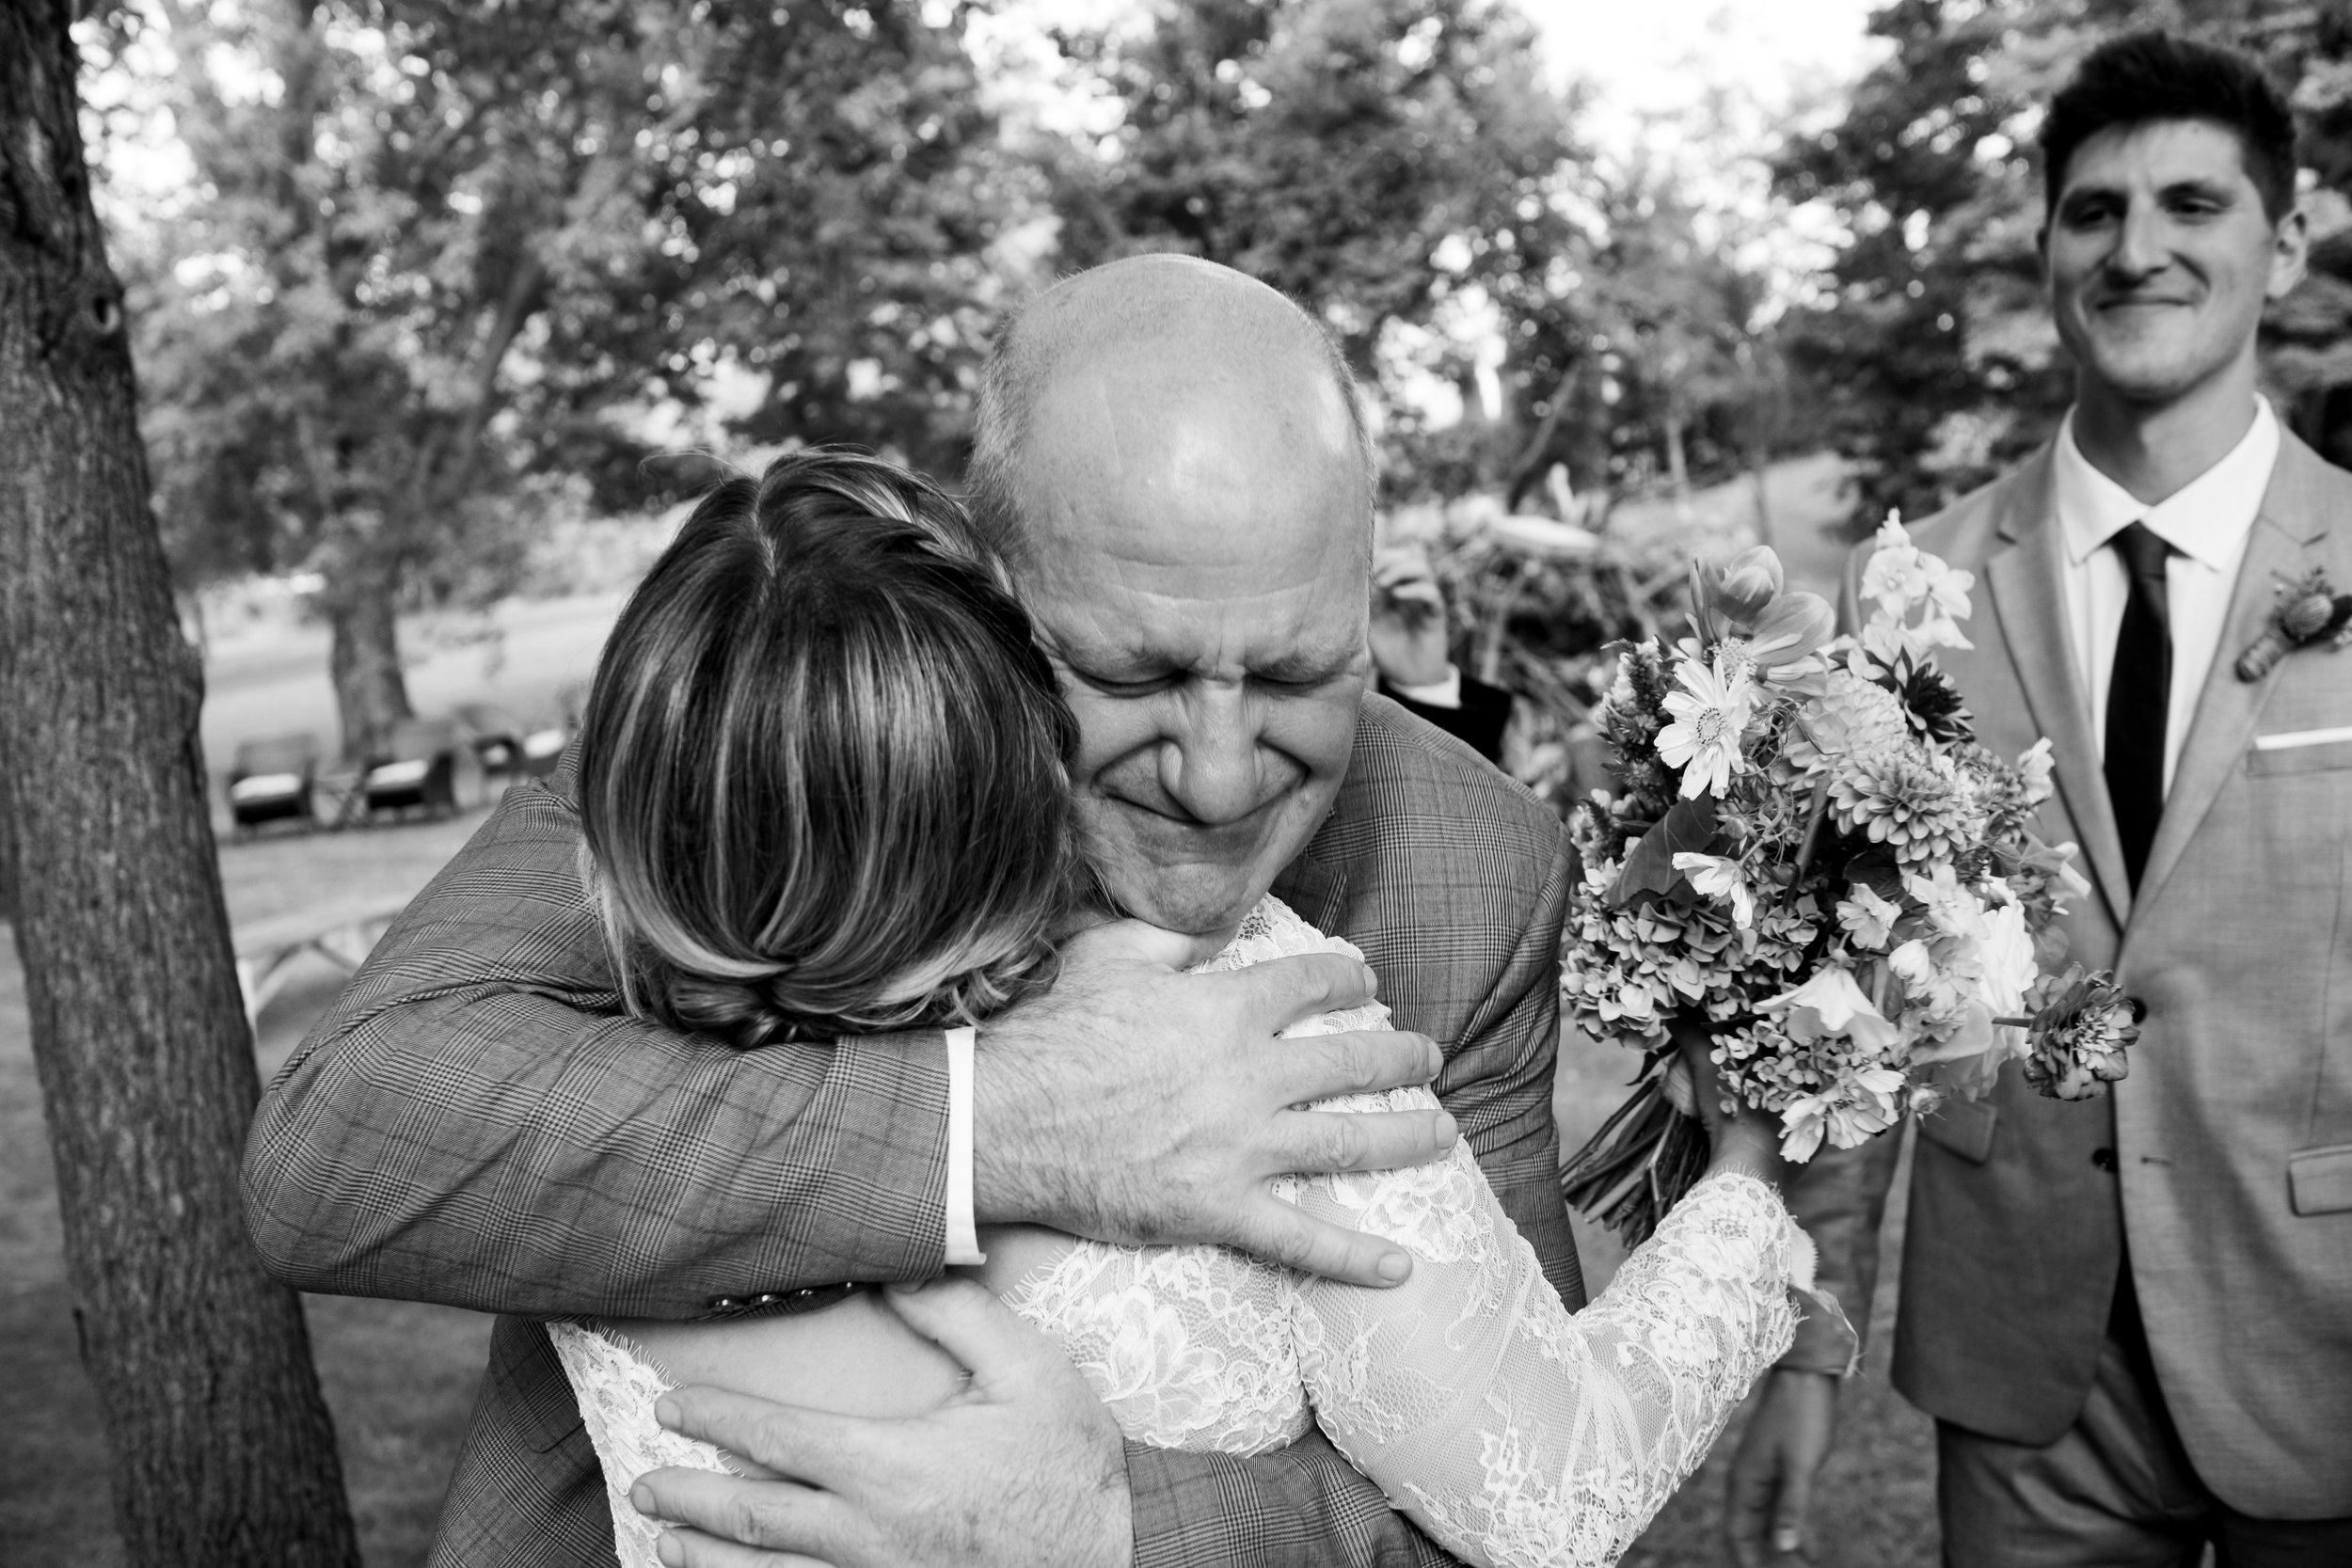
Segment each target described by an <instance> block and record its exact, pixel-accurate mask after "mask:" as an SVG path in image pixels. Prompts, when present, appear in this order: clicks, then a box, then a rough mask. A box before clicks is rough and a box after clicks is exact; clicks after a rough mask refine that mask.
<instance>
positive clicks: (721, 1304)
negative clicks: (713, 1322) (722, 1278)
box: [710, 1296, 743, 1312]
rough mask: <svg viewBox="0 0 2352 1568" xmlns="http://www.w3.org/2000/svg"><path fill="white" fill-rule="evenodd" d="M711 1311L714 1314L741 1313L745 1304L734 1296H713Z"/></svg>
mask: <svg viewBox="0 0 2352 1568" xmlns="http://www.w3.org/2000/svg"><path fill="white" fill-rule="evenodd" d="M710 1309H711V1310H712V1311H713V1312H739V1311H741V1310H742V1309H743V1304H742V1303H741V1302H739V1301H738V1300H736V1299H735V1297H733V1296H712V1297H711V1298H710Z"/></svg>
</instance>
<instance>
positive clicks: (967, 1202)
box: [946, 1028, 988, 1268]
mask: <svg viewBox="0 0 2352 1568" xmlns="http://www.w3.org/2000/svg"><path fill="white" fill-rule="evenodd" d="M978 1037H979V1031H978V1030H977V1029H970V1028H965V1029H950V1030H948V1031H947V1204H946V1209H947V1213H946V1220H947V1263H948V1266H949V1267H951V1268H952V1267H954V1266H955V1265H957V1264H959V1263H961V1264H967V1265H968V1264H973V1263H985V1262H987V1261H988V1254H986V1253H984V1252H982V1251H981V1250H980V1237H979V1231H978V1228H977V1226H975V1225H974V1223H973V1219H972V1044H973V1041H974V1040H976V1039H977V1038H978Z"/></svg>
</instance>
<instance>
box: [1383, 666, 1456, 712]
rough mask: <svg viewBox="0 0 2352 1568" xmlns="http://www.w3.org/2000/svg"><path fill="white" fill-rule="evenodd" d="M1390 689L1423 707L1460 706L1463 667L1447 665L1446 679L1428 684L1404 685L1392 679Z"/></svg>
mask: <svg viewBox="0 0 2352 1568" xmlns="http://www.w3.org/2000/svg"><path fill="white" fill-rule="evenodd" d="M1389 690H1390V691H1391V692H1392V693H1394V694H1395V695H1397V696H1399V697H1403V698H1405V699H1406V700H1407V701H1408V702H1415V703H1419V704H1420V705H1422V706H1423V707H1454V708H1458V707H1460V706H1461V705H1462V672H1461V668H1460V667H1459V666H1458V665H1453V664H1449V665H1447V666H1446V667H1445V679H1443V680H1441V681H1432V682H1430V683H1429V684H1428V685H1427V686H1404V685H1401V684H1399V683H1398V682H1396V681H1391V682H1390V683H1389Z"/></svg>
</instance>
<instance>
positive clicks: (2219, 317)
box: [2042, 119, 2303, 405]
mask: <svg viewBox="0 0 2352 1568" xmlns="http://www.w3.org/2000/svg"><path fill="white" fill-rule="evenodd" d="M2063 176H2064V181H2065V182H2064V184H2063V186H2062V187H2061V188H2060V189H2059V191H2058V199H2057V201H2056V202H2055V203H2053V206H2052V211H2051V214H2050V223H2049V227H2048V229H2047V230H2044V231H2043V235H2042V260H2043V265H2044V271H2045V275H2046V277H2047V281H2048V284H2049V289H2050V309H2051V313H2052V315H2053V316H2054V317H2055V318H2056V321H2057V324H2058V337H2059V339H2060V340H2061V341H2064V343H2065V344H2066V347H2067V349H2068V351H2069V352H2070V353H2072V354H2073V355H2074V362H2075V365H2076V367H2077V370H2078V372H2079V373H2080V376H2081V378H2082V382H2083V388H2082V389H2083V392H2084V394H2085V395H2086V396H2098V395H2101V394H2105V395H2107V396H2111V397H2113V398H2116V399H2120V400H2121V401H2122V402H2124V403H2128V404H2139V405H2148V404H2171V403H2174V402H2177V401H2179V400H2180V399H2182V398H2185V397H2186V396H2187V395H2189V394H2190V393H2191V392H2193V391H2195V390H2196V389H2198V388H2201V387H2203V386H2205V385H2207V384H2208V383H2210V382H2211V381H2212V380H2213V379H2214V378H2215V377H2216V376H2217V375H2220V374H2223V373H2226V372H2230V371H2232V370H2233V369H2236V370H2239V371H2242V372H2244V373H2246V374H2247V375H2249V377H2250V374H2251V366H2252V356H2253V352H2254V331H2255V328H2256V326H2257V325H2259V324H2260V323H2261V320H2262V311H2263V305H2264V302H2265V300H2268V299H2273V298H2276V297H2278V296H2279V295H2281V294H2283V293H2286V292H2287V291H2288V290H2289V289H2291V288H2293V287H2294V286H2295V284H2296V282H2297V281H2298V280H2299V279H2300V278H2301V277H2302V273H2303V244H2302V233H2303V230H2302V221H2301V219H2300V218H2299V217H2297V216H2295V215H2292V214H2289V215H2285V216H2283V217H2282V218H2281V219H2280V221H2278V222H2273V221H2272V219H2271V218H2270V217H2269V216H2268V215H2266V214H2265V212H2264V211H2263V199H2262V192H2261V191H2260V189H2259V188H2258V187H2257V186H2256V185H2255V183H2254V182H2253V179H2252V177H2251V176H2250V175H2249V174H2248V172H2247V168H2246V157H2245V151H2244V149H2243V147H2242V146H2241V144H2240V142H2239V140H2238V136H2237V135H2236V133H2234V132H2233V131H2230V130H2228V129H2225V128H2224V127H2222V126H2219V125H2216V124H2211V123H2208V122H2206V121H2203V120H2195V119H2166V120H2153V121H2150V122H2148V123H2145V124H2138V125H2118V126H2111V127H2109V128H2108V129H2106V130H2104V131H2101V132H2099V133H2098V134H2097V135H2093V136H2091V137H2090V138H2089V139H2088V140H2086V141H2084V142H2083V143H2082V145H2081V146H2080V147H2078V148H2076V149H2075V150H2074V155H2073V156H2072V157H2070V158H2069V159H2068V160H2067V163H2066V167H2065V169H2064V171H2063ZM2249 385H2250V380H2249Z"/></svg>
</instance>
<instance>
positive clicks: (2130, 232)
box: [2107, 202, 2170, 283]
mask: <svg viewBox="0 0 2352 1568" xmlns="http://www.w3.org/2000/svg"><path fill="white" fill-rule="evenodd" d="M2169 259H2170V253H2169V250H2168V249H2167V248H2166V245H2165V236H2164V220H2163V218H2162V216H2161V215H2160V214H2157V213H2156V211H2155V210H2154V209H2153V208H2152V207H2149V206H2145V205H2142V204H2140V203H2137V202H2135V203H2133V204H2132V206H2131V207H2130V208H2129V209H2128V210H2126V211H2125V213H2124V214H2123V221H2122V225H2121V226H2120V227H2119V228H2118V230H2117V232H2116V236H2115V248H2114V249H2113V250H2111V251H2109V252H2108V253H2107V273H2108V275H2109V276H2110V277H2113V278H2114V279H2115V280H2116V281H2119V282H2129V283H2137V282H2140V281H2141V280H2143V279H2145V278H2148V277H2153V276H2154V275H2155V274H2157V273H2159V272H2162V271H2163V270H2164V267H2165V262H2166V261H2169Z"/></svg>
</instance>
